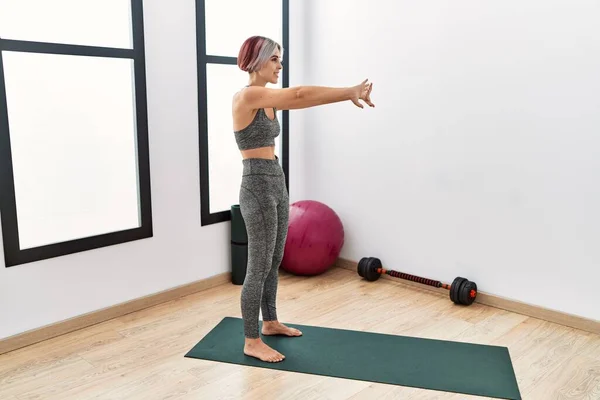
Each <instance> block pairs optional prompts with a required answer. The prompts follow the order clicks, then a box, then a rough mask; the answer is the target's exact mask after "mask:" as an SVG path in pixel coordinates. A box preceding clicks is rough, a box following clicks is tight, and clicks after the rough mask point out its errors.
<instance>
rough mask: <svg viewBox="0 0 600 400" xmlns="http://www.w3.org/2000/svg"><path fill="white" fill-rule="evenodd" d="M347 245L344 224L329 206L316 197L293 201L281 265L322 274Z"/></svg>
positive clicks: (308, 273)
mask: <svg viewBox="0 0 600 400" xmlns="http://www.w3.org/2000/svg"><path fill="white" fill-rule="evenodd" d="M343 245H344V227H343V225H342V221H341V220H340V218H339V217H338V215H337V214H336V213H335V211H333V210H332V209H331V208H330V207H329V206H327V205H325V204H323V203H320V202H318V201H315V200H301V201H297V202H295V203H293V204H291V205H290V217H289V226H288V234H287V239H286V242H285V250H284V253H283V260H282V262H281V267H282V268H283V269H284V270H286V271H288V272H290V273H292V274H295V275H318V274H321V273H323V272H325V271H326V270H327V269H329V268H330V267H331V266H332V265H333V264H334V262H335V261H336V259H337V258H338V256H339V255H340V251H341V250H342V246H343Z"/></svg>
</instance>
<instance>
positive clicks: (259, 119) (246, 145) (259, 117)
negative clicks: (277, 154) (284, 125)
mask: <svg viewBox="0 0 600 400" xmlns="http://www.w3.org/2000/svg"><path fill="white" fill-rule="evenodd" d="M273 115H274V116H275V118H273V119H270V118H269V117H268V116H267V113H265V110H264V109H263V108H259V109H258V110H257V111H256V115H255V116H254V119H253V120H252V122H250V124H249V125H248V126H247V127H245V128H244V129H241V130H239V131H234V132H233V133H234V135H235V141H236V143H237V145H238V148H239V149H240V150H250V149H256V148H259V147H268V146H274V145H275V138H276V137H277V136H279V133H280V132H281V127H280V126H279V121H278V120H277V109H276V108H273Z"/></svg>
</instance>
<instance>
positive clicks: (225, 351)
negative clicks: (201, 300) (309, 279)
mask: <svg viewBox="0 0 600 400" xmlns="http://www.w3.org/2000/svg"><path fill="white" fill-rule="evenodd" d="M261 325H262V323H261ZM286 325H288V326H291V327H294V328H298V329H300V330H301V331H302V334H303V336H300V337H292V338H290V337H285V336H263V337H262V339H263V341H264V342H265V343H267V344H268V345H269V346H271V347H273V348H275V349H277V350H278V351H280V352H281V353H283V354H285V356H286V359H285V360H283V361H282V362H279V363H267V362H262V361H260V360H258V359H255V358H253V357H248V356H246V355H244V353H243V344H244V332H243V324H242V320H241V319H240V318H233V317H225V318H224V319H223V320H222V321H221V322H220V323H219V324H218V325H217V326H216V327H214V328H213V329H212V330H211V331H210V332H209V333H208V334H207V335H206V336H205V337H204V338H203V339H202V340H200V342H198V344H196V345H195V346H194V347H193V348H192V349H191V350H190V351H189V352H188V353H187V354H186V355H185V357H188V358H199V359H204V360H212V361H219V362H226V363H233V364H241V365H248V366H253V367H262V368H271V369H278V370H284V371H293V372H301V373H307V374H315V375H325V376H331V377H338V378H346V379H357V380H362V381H370V382H378V383H386V384H392V385H401V386H410V387H415V388H422V389H430V390H439V391H445V392H453V393H464V394H471V395H479V396H487V397H493V398H500V399H515V400H520V399H521V396H520V393H519V387H518V385H517V381H516V378H515V373H514V370H513V366H512V363H511V360H510V355H509V353H508V349H507V348H506V347H498V346H487V345H478V344H471V343H461V342H451V341H444V340H433V339H421V338H417V337H410V336H397V335H388V334H377V333H371V332H361V331H352V330H344V329H332V328H322V327H316V326H307V325H298V324H288V323H286Z"/></svg>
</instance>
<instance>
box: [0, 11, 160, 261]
mask: <svg viewBox="0 0 600 400" xmlns="http://www.w3.org/2000/svg"><path fill="white" fill-rule="evenodd" d="M131 24H132V37H133V48H131V49H123V48H113V47H102V46H88V45H74V44H63V43H51V42H39V41H26V40H15V39H3V38H1V37H0V217H1V219H2V235H3V244H4V260H5V267H6V268H8V267H13V266H16V265H21V264H26V263H31V262H35V261H41V260H45V259H49V258H54V257H61V256H65V255H68V254H73V253H78V252H84V251H88V250H92V249H97V248H101V247H107V246H112V245H117V244H121V243H126V242H131V241H134V240H140V239H145V238H149V237H152V236H153V229H152V209H151V193H150V151H149V146H148V110H147V97H146V96H147V95H146V61H145V49H144V20H143V7H142V0H131ZM106 29H110V26H109V25H107V27H106ZM5 51H14V52H28V53H42V54H55V55H74V56H92V57H103V58H125V59H130V60H133V63H134V71H133V73H134V79H135V102H136V103H135V106H136V132H132V134H135V135H136V138H137V149H136V150H137V157H138V165H137V167H138V174H139V175H138V185H139V193H140V217H141V226H140V227H138V228H133V229H127V230H122V231H115V232H110V233H106V234H100V235H93V236H88V237H84V238H79V239H74V240H69V241H63V242H59V243H53V244H48V245H43V246H38V247H34V248H29V249H23V250H21V248H20V244H19V229H18V220H17V211H16V199H15V186H14V176H13V165H12V154H11V145H10V131H9V116H8V108H7V98H6V85H5V77H4V63H3V52H5Z"/></svg>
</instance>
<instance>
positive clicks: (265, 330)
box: [262, 321, 302, 336]
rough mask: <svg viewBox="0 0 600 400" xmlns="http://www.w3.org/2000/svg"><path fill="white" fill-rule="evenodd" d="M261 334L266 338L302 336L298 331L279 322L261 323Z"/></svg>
mask: <svg viewBox="0 0 600 400" xmlns="http://www.w3.org/2000/svg"><path fill="white" fill-rule="evenodd" d="M262 334H263V335H266V336H269V335H285V336H302V332H300V331H299V330H298V329H296V328H290V327H287V326H285V325H284V324H282V323H281V322H279V321H263V327H262Z"/></svg>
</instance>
